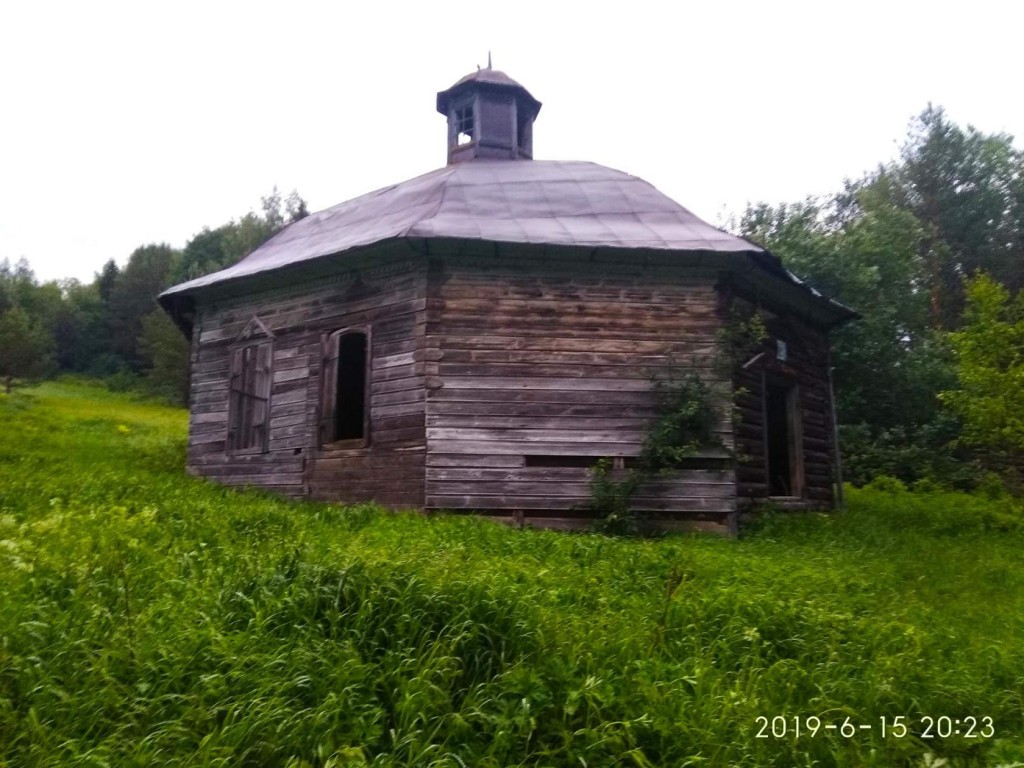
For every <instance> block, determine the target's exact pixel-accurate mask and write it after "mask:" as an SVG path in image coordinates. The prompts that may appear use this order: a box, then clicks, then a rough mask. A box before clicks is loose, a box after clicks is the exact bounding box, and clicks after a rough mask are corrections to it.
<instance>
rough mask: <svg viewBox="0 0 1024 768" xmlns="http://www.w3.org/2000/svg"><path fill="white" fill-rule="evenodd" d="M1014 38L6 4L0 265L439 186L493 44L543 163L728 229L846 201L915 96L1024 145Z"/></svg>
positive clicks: (824, 7)
mask: <svg viewBox="0 0 1024 768" xmlns="http://www.w3.org/2000/svg"><path fill="white" fill-rule="evenodd" d="M1022 28H1024V3H1019V2H1014V1H1013V0H1001V1H1000V2H990V1H989V0H974V2H971V3H963V2H957V3H952V2H948V3H947V2H942V0H932V2H901V1H900V0H889V1H888V2H864V1H862V2H856V3H850V2H844V3H828V2H825V1H824V0H818V1H817V2H785V1H784V0H776V2H764V0H761V1H759V2H728V1H726V0H719V1H717V2H712V1H711V0H708V1H706V2H701V3H691V2H661V3H654V2H645V1H643V0H632V1H631V2H628V3H610V2H609V3H600V2H597V1H595V0H591V2H581V3H577V2H571V3H570V2H559V1H557V0H548V1H547V2H543V3H534V2H529V1H528V0H515V1H514V2H509V3H501V2H493V1H492V2H487V3H473V2H446V3H428V2H409V3H397V2H362V3H359V4H355V3H350V2H342V1H340V0H335V2H299V1H298V0H291V1H290V2H288V3H284V2H279V3H274V4H270V3H261V2H244V3H243V2H237V3H235V2H216V1H215V0H206V2H201V3H193V2H164V3H157V2H133V3H113V2H102V1H101V0H90V2H18V1H17V0H0V259H3V258H10V259H11V260H12V261H13V260H16V259H18V258H20V257H22V256H24V257H26V258H28V260H29V262H30V263H31V265H32V267H33V269H34V270H35V271H36V275H37V276H38V277H39V278H40V279H54V278H59V277H77V278H79V279H82V280H86V281H87V280H90V279H91V278H92V276H93V273H95V272H96V271H98V270H99V269H100V267H101V266H102V264H103V262H105V261H106V260H107V259H109V258H111V257H112V258H114V259H116V260H117V261H118V263H120V264H124V262H125V261H126V260H127V257H128V255H129V254H130V253H131V251H132V250H134V248H136V247H137V246H139V245H143V244H146V243H150V242H168V243H170V244H171V245H173V246H176V247H182V246H184V244H185V243H186V241H187V240H188V239H189V238H190V237H191V236H192V235H194V234H196V233H197V232H199V231H200V229H202V227H203V226H207V225H208V226H211V227H215V226H219V225H220V224H223V223H225V222H227V221H228V220H230V219H232V218H236V217H238V216H241V215H243V214H244V213H246V212H247V211H248V210H250V209H254V208H255V209H258V208H259V201H260V197H261V196H263V195H266V194H268V193H269V192H270V190H271V189H272V188H273V187H274V186H275V185H276V186H277V187H278V189H279V190H281V192H282V193H287V192H288V191H290V190H292V189H293V188H294V189H297V190H298V192H299V193H300V194H301V195H302V196H303V197H304V198H305V199H306V200H307V201H308V203H309V207H310V209H311V210H319V209H321V208H326V207H328V206H330V205H334V204H336V203H339V202H342V201H343V200H347V199H349V198H351V197H355V196H357V195H360V194H363V193H364V192H368V191H370V190H373V189H376V188H378V187H381V186H385V185H388V184H392V183H395V182H398V181H402V180H404V179H407V178H411V177H413V176H416V175H418V174H420V173H424V172H426V171H429V170H432V169H433V168H436V167H438V166H440V165H443V164H444V161H445V141H446V133H445V123H444V118H443V117H442V116H441V115H439V114H437V112H436V111H435V97H436V93H437V91H439V90H443V89H445V88H448V87H449V86H451V85H452V84H453V83H454V82H455V81H456V80H458V79H459V78H460V77H462V76H463V75H465V74H467V73H468V72H470V71H472V70H474V69H475V68H476V66H477V65H486V63H487V51H488V50H489V49H490V50H491V51H493V56H494V67H495V69H500V70H503V71H505V72H506V73H508V74H509V75H510V76H512V77H513V78H515V79H516V80H518V81H519V82H521V83H522V84H523V85H525V86H526V87H527V88H528V89H529V90H530V92H531V93H532V94H533V95H534V96H535V97H536V98H538V99H539V100H540V101H541V102H543V104H544V107H543V109H542V110H541V113H540V116H539V118H538V120H537V124H536V127H535V138H534V150H535V156H536V157H537V158H538V159H559V160H591V161H594V162H598V163H601V164H603V165H608V166H611V167H613V168H617V169H620V170H623V171H627V172H629V173H632V174H635V175H637V176H640V177H642V178H644V179H646V180H647V181H649V182H651V183H653V184H654V185H655V186H656V187H658V188H659V189H661V190H662V191H663V192H665V193H667V194H668V195H669V196H671V197H673V198H674V199H676V200H677V201H679V202H680V203H682V204H683V205H685V206H686V207H688V208H690V209H691V210H692V211H693V212H694V213H696V214H697V215H699V216H701V217H703V218H705V219H707V220H708V221H710V222H712V223H716V224H721V223H722V221H723V220H724V217H725V216H726V215H727V214H728V213H738V212H740V211H741V210H742V209H743V206H744V205H745V203H746V202H747V201H757V200H765V201H768V202H783V201H790V200H796V199H800V198H803V197H805V196H806V195H808V194H825V193H828V192H831V191H835V190H838V189H839V187H840V185H841V183H842V180H843V178H844V177H856V176H859V175H860V174H861V173H862V172H864V171H866V170H868V169H871V168H873V167H875V166H876V165H877V164H878V163H879V162H882V161H885V160H888V159H889V158H891V157H893V156H894V154H895V152H896V149H897V146H898V144H899V143H900V142H902V140H903V138H904V136H905V135H906V129H907V125H908V123H909V121H910V119H911V118H912V117H913V116H914V115H916V114H918V113H920V112H921V110H922V109H924V107H925V106H926V105H927V103H928V102H929V101H930V102H932V103H934V104H938V105H942V106H944V107H945V108H946V111H947V113H948V115H949V116H950V118H951V119H953V120H955V121H957V122H959V123H961V124H963V125H966V124H967V123H970V124H973V125H975V126H976V127H978V128H979V129H981V130H983V131H986V132H996V131H1005V132H1007V133H1010V134H1013V135H1015V136H1020V135H1022V134H1024V98H1022V88H1021V84H1022V78H1021V72H1022V64H1021V38H1020V35H1021V29H1022ZM1017 144H1018V146H1020V141H1018V142H1017Z"/></svg>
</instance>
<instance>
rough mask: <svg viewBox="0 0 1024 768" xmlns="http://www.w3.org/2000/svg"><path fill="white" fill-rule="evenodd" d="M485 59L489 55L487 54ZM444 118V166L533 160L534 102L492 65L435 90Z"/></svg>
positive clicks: (528, 93) (531, 97) (528, 94)
mask: <svg viewBox="0 0 1024 768" xmlns="http://www.w3.org/2000/svg"><path fill="white" fill-rule="evenodd" d="M488 59H490V57H488ZM437 111H438V112H440V113H441V114H442V115H444V116H445V117H447V118H448V165H452V164H453V163H461V162H463V161H466V160H475V159H476V158H487V159H502V160H532V159H533V121H534V120H535V119H536V118H537V113H538V112H540V102H539V101H537V100H536V99H535V98H533V96H531V95H530V92H529V91H527V90H526V89H525V88H523V86H521V85H520V84H519V83H517V82H516V81H515V80H513V79H512V78H511V77H509V76H508V75H506V74H505V73H504V72H499V71H498V70H496V69H491V67H490V61H488V66H487V69H478V70H477V71H476V72H473V73H472V74H470V75H466V76H465V77H464V78H462V79H461V80H459V82H457V83H456V84H455V85H453V86H452V87H451V88H449V89H448V90H446V91H441V92H440V93H438V94H437Z"/></svg>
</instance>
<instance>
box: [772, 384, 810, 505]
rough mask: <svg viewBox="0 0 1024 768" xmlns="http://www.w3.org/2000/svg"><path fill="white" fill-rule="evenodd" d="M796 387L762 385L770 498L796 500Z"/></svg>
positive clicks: (800, 492)
mask: <svg viewBox="0 0 1024 768" xmlns="http://www.w3.org/2000/svg"><path fill="white" fill-rule="evenodd" d="M796 400H797V393H796V387H793V386H787V385H785V384H772V383H766V385H765V400H764V405H765V419H764V424H765V430H766V433H767V434H766V435H765V444H766V448H767V455H766V458H767V465H768V466H767V469H768V493H769V495H771V496H800V495H801V494H802V493H803V489H802V488H801V487H800V482H799V472H798V469H799V462H800V453H799V448H798V445H797V443H798V440H799V434H798V433H799V427H798V424H797V421H796V415H797V413H796Z"/></svg>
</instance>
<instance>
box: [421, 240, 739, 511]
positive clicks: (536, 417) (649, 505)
mask: <svg viewBox="0 0 1024 768" xmlns="http://www.w3.org/2000/svg"><path fill="white" fill-rule="evenodd" d="M638 261H640V260H639V259H638ZM640 263H642V261H641V262H640ZM429 270H430V271H429V279H428V293H427V315H428V323H427V345H426V354H427V359H428V360H431V361H434V362H431V363H428V377H427V397H426V428H427V446H428V452H427V462H426V506H427V507H428V508H433V509H477V510H488V511H492V512H498V513H500V514H504V515H508V516H512V517H516V516H518V517H519V518H520V519H522V518H523V517H525V518H528V519H529V521H530V522H536V520H537V518H540V517H548V518H551V522H554V523H555V524H559V525H572V524H573V523H574V518H575V516H576V515H577V514H578V512H577V511H575V510H574V508H578V507H579V506H580V505H582V504H584V503H585V502H586V501H587V500H588V499H589V497H590V489H589V486H588V478H589V472H588V469H587V467H588V466H590V465H592V463H593V462H594V461H596V460H597V459H598V458H600V457H605V456H608V457H634V456H637V455H638V454H639V452H640V449H641V446H642V443H643V440H644V435H645V432H646V429H647V426H648V425H649V424H650V422H651V420H652V419H653V417H654V416H655V414H656V410H657V409H656V402H655V397H654V393H653V391H652V385H651V377H652V374H653V373H654V372H655V371H658V370H664V368H665V366H666V365H667V364H668V363H669V361H670V360H674V361H676V362H678V363H682V364H685V365H687V366H690V367H692V368H694V369H696V370H698V371H700V372H701V374H702V375H703V376H705V377H706V378H709V379H711V378H714V376H715V374H714V360H715V356H716V350H717V347H716V332H717V329H718V327H719V326H720V312H721V310H720V306H719V305H720V301H719V294H718V292H717V291H716V289H715V281H716V274H715V273H711V272H700V271H698V270H694V269H689V270H685V269H678V268H676V269H672V268H669V267H645V266H628V265H622V264H621V262H620V263H617V264H615V263H604V264H600V265H595V264H592V263H586V262H580V261H572V260H567V261H564V262H556V261H554V260H553V259H550V258H549V259H548V260H546V261H544V262H538V261H536V260H516V259H511V258H503V259H500V260H499V259H487V258H482V257H477V258H474V257H472V256H448V257H445V258H434V259H433V260H431V262H430V265H429ZM730 386H731V385H730V384H729V383H728V382H727V383H726V388H727V389H728V388H729V387H730ZM722 411H723V414H726V415H724V416H723V422H722V424H721V425H720V435H721V438H722V440H723V442H724V443H726V444H731V442H732V425H731V423H730V422H729V421H728V415H727V414H729V412H730V411H729V408H728V407H724V408H723V409H722ZM718 455H722V453H721V452H720V451H719V452H718ZM734 477H735V476H734V473H733V471H732V470H731V469H728V470H725V469H707V470H687V471H679V472H677V473H676V474H675V475H674V476H672V477H671V478H669V479H659V480H657V481H654V482H651V483H649V484H648V485H647V486H645V487H643V488H641V489H640V490H639V491H638V492H637V494H636V495H635V497H634V499H635V507H636V508H637V509H643V510H648V511H655V512H662V513H679V512H685V513H694V514H696V515H698V516H702V515H703V516H708V517H711V518H721V517H722V516H724V515H726V514H728V513H730V512H732V511H733V510H734V509H735V499H736V489H735V482H734Z"/></svg>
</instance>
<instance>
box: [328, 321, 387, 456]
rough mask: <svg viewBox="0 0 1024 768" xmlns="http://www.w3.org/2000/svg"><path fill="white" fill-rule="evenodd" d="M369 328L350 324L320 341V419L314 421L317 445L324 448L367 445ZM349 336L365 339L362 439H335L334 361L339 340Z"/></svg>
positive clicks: (336, 373) (370, 337) (370, 350)
mask: <svg viewBox="0 0 1024 768" xmlns="http://www.w3.org/2000/svg"><path fill="white" fill-rule="evenodd" d="M370 330H371V329H370V326H369V325H350V326H346V327H345V328H339V329H338V330H336V331H332V332H331V333H325V334H324V335H323V336H322V337H321V339H320V351H321V354H320V418H319V419H318V425H319V426H318V433H317V439H318V443H319V444H320V446H321V447H322V448H328V449H354V448H367V447H369V445H370V409H371V405H372V399H371V394H370V385H371V381H372V377H371V373H372V371H373V336H372V334H371V332H370ZM350 334H361V335H362V336H364V337H365V338H366V362H365V365H364V366H363V375H364V376H365V379H364V383H363V436H362V437H355V438H346V439H342V440H337V439H335V438H334V430H335V429H336V428H337V416H336V412H337V396H338V362H339V347H340V343H341V338H342V337H343V336H347V335H350Z"/></svg>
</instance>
